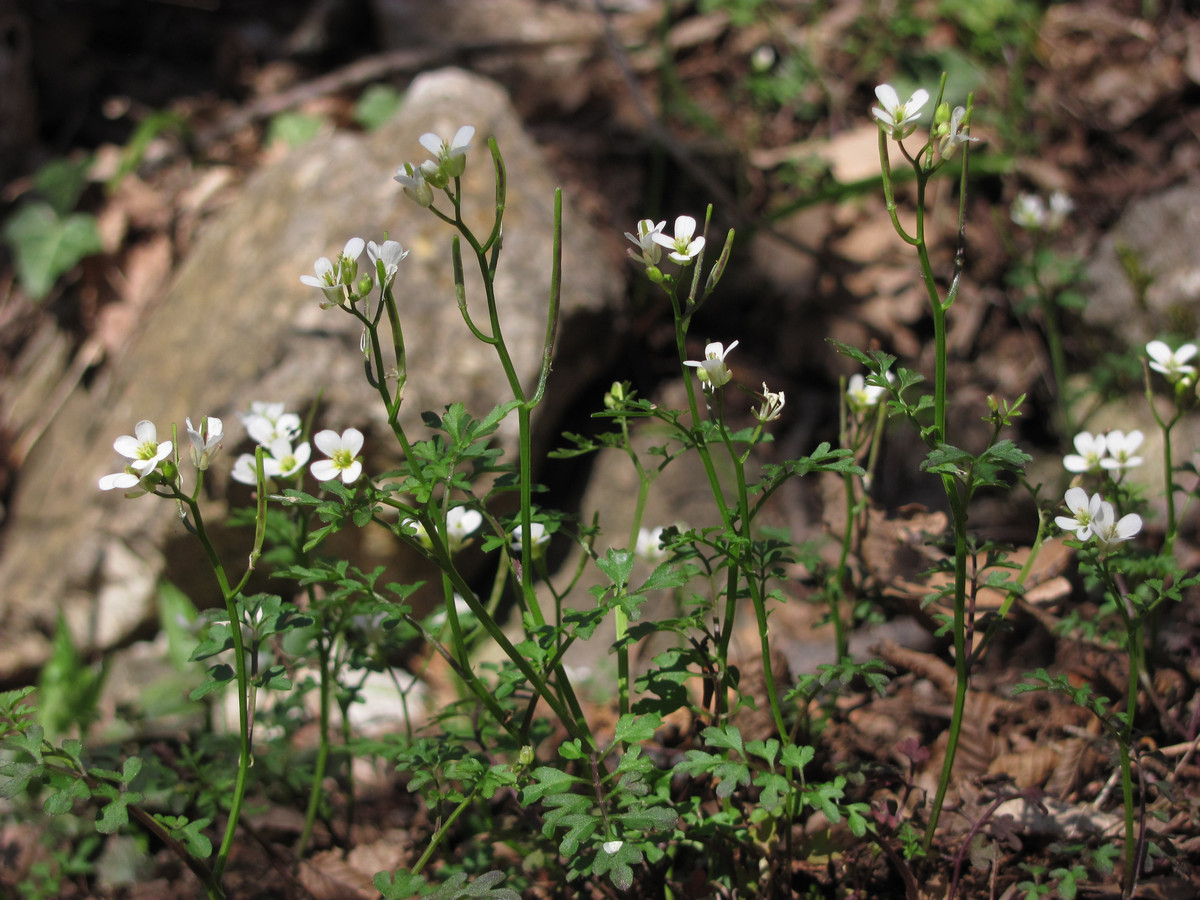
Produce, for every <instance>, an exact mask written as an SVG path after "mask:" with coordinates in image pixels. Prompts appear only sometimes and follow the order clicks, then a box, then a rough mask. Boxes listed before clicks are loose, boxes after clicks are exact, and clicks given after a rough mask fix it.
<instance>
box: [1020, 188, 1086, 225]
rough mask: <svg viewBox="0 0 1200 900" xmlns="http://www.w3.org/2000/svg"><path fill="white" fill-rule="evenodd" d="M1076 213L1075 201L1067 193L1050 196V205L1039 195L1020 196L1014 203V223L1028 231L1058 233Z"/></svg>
mask: <svg viewBox="0 0 1200 900" xmlns="http://www.w3.org/2000/svg"><path fill="white" fill-rule="evenodd" d="M1074 211H1075V201H1073V200H1072V199H1071V198H1070V196H1069V195H1068V194H1067V193H1066V192H1065V191H1055V192H1054V193H1053V194H1051V195H1050V202H1049V205H1047V204H1046V202H1045V201H1044V200H1042V198H1041V197H1039V196H1038V195H1037V194H1020V195H1018V197H1017V199H1016V200H1015V201H1013V205H1012V211H1011V213H1010V214H1011V216H1012V220H1013V222H1015V223H1016V224H1017V225H1019V226H1021V227H1022V228H1024V229H1025V230H1026V231H1058V230H1059V229H1060V228H1062V227H1063V225H1065V224H1066V222H1067V216H1069V215H1070V214H1071V213H1072V212H1074Z"/></svg>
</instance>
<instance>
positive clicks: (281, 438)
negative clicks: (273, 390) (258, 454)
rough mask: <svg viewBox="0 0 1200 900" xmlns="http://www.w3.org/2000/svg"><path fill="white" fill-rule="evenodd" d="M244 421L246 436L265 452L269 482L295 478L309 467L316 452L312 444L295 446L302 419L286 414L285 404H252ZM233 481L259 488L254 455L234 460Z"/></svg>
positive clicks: (265, 464)
mask: <svg viewBox="0 0 1200 900" xmlns="http://www.w3.org/2000/svg"><path fill="white" fill-rule="evenodd" d="M241 420H242V425H243V426H244V427H245V429H246V434H248V435H249V436H250V439H251V440H253V441H254V443H256V444H258V445H259V446H260V447H262V448H263V450H264V451H265V452H264V453H263V475H264V476H265V477H266V478H291V477H293V476H295V475H296V474H298V473H299V472H300V470H301V469H303V468H304V466H305V465H306V464H307V463H308V458H309V455H310V454H311V452H312V450H311V448H310V447H309V445H308V442H307V441H304V442H301V443H300V444H296V443H295V441H296V438H298V437H299V436H300V427H301V426H300V417H299V416H298V415H296V414H295V413H291V412H286V411H285V408H284V405H283V404H282V403H262V402H255V403H252V404H250V412H248V413H242V414H241ZM230 477H231V478H233V480H234V481H238V482H241V483H242V484H249V485H256V484H258V468H257V462H256V461H255V457H254V454H253V453H243V454H241V455H240V456H239V457H238V458H237V459H236V460H234V463H233V470H232V471H231V472H230Z"/></svg>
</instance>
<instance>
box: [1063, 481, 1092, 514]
mask: <svg viewBox="0 0 1200 900" xmlns="http://www.w3.org/2000/svg"><path fill="white" fill-rule="evenodd" d="M1063 500H1064V501H1066V504H1067V509H1069V510H1071V512H1077V511H1085V510H1087V508H1088V494H1087V491H1085V490H1084V489H1083V488H1081V487H1073V488H1068V489H1067V493H1066V494H1065V495H1064V497H1063Z"/></svg>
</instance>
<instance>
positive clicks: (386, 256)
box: [367, 241, 408, 288]
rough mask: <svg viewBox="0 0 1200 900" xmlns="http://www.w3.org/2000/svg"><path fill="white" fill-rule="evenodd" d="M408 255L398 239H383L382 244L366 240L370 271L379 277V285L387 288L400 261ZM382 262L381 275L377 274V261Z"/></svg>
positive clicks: (394, 275)
mask: <svg viewBox="0 0 1200 900" xmlns="http://www.w3.org/2000/svg"><path fill="white" fill-rule="evenodd" d="M406 256H408V251H407V250H405V249H404V248H403V247H401V246H400V242H399V241H384V242H383V244H382V245H380V244H376V243H375V242H374V241H368V242H367V259H369V260H370V261H371V271H372V272H374V273H375V275H376V277H377V278H380V281H379V285H380V287H383V288H387V287H389V286H390V285H391V283H392V281H393V280H394V279H395V277H396V272H397V271H398V270H399V268H400V261H401V260H402V259H404V257H406ZM380 262H382V263H383V275H382V277H380V276H379V263H380Z"/></svg>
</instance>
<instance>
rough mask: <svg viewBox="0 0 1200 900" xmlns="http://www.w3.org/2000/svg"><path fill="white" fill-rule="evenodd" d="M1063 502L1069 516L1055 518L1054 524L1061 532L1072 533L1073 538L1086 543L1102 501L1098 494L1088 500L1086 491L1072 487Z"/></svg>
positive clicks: (1098, 514)
mask: <svg viewBox="0 0 1200 900" xmlns="http://www.w3.org/2000/svg"><path fill="white" fill-rule="evenodd" d="M1063 500H1064V501H1065V502H1066V504H1067V509H1068V510H1069V511H1070V513H1071V515H1070V516H1055V517H1054V524H1055V525H1057V526H1058V527H1059V528H1061V529H1063V531H1074V532H1075V537H1077V538H1078V539H1079V540H1081V541H1086V540H1087V539H1088V538H1090V537H1091V536H1092V533H1093V529H1094V528H1095V523H1096V520H1097V518H1098V517H1099V516H1100V507H1101V504H1102V503H1104V499H1103V498H1102V497H1101V496H1100V495H1099V494H1092V496H1091V497H1090V498H1089V497H1088V494H1087V491H1085V490H1084V489H1083V488H1081V487H1073V488H1070V489H1069V490H1068V491H1067V493H1066V495H1065V496H1064V497H1063Z"/></svg>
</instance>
